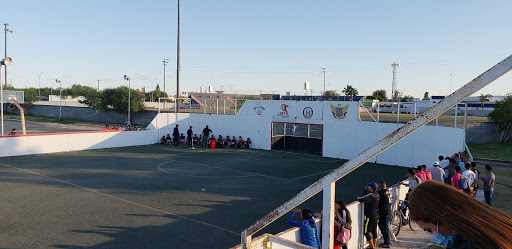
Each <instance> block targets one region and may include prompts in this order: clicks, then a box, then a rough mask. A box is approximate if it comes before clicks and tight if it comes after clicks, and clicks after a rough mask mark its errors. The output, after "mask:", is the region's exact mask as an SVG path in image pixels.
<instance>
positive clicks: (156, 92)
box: [146, 84, 169, 102]
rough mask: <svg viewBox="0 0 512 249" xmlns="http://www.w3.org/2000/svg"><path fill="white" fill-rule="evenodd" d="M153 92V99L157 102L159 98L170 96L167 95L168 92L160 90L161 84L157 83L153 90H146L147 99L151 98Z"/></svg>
mask: <svg viewBox="0 0 512 249" xmlns="http://www.w3.org/2000/svg"><path fill="white" fill-rule="evenodd" d="M151 94H153V100H152V101H157V102H158V98H167V97H169V96H168V95H167V93H165V92H162V91H160V86H159V85H158V84H157V85H156V87H155V90H153V91H151V92H146V99H149V100H151Z"/></svg>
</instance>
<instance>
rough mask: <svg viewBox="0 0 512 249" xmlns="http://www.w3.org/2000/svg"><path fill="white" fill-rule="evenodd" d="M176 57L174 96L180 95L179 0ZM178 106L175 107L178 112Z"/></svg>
mask: <svg viewBox="0 0 512 249" xmlns="http://www.w3.org/2000/svg"><path fill="white" fill-rule="evenodd" d="M177 45H178V47H177V51H176V53H177V57H176V98H179V97H180V0H178V42H177ZM179 109H180V108H177V110H178V112H179Z"/></svg>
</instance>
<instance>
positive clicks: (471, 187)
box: [462, 163, 478, 196]
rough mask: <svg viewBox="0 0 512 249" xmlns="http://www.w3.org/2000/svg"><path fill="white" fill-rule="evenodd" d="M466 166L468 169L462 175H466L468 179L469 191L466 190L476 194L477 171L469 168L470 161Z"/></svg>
mask: <svg viewBox="0 0 512 249" xmlns="http://www.w3.org/2000/svg"><path fill="white" fill-rule="evenodd" d="M464 167H465V168H466V171H464V172H462V175H463V176H464V177H466V180H467V181H468V185H469V188H468V191H469V193H468V191H464V192H466V193H468V194H471V195H472V196H474V194H475V191H474V187H475V185H476V183H477V182H478V178H476V175H475V172H473V171H472V170H470V169H469V168H470V167H471V164H470V163H466V165H465V166H464ZM475 180H476V181H475Z"/></svg>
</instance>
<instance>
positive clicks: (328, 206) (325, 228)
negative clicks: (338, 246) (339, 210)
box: [322, 181, 336, 249]
mask: <svg viewBox="0 0 512 249" xmlns="http://www.w3.org/2000/svg"><path fill="white" fill-rule="evenodd" d="M335 190H336V182H335V181H333V182H329V183H325V184H324V186H323V193H322V195H323V210H322V211H323V212H322V249H332V246H333V243H331V242H333V241H334V198H335Z"/></svg>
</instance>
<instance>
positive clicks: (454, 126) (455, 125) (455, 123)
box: [453, 104, 459, 128]
mask: <svg viewBox="0 0 512 249" xmlns="http://www.w3.org/2000/svg"><path fill="white" fill-rule="evenodd" d="M458 105H459V104H456V105H455V122H454V123H453V128H457V112H458V111H457V107H458Z"/></svg>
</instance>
